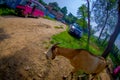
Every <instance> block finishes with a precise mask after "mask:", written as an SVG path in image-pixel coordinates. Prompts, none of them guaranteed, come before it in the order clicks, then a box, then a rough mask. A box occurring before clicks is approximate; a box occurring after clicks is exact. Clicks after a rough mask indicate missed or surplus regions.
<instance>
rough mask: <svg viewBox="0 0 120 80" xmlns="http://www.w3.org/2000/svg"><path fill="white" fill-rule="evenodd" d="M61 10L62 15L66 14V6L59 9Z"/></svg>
mask: <svg viewBox="0 0 120 80" xmlns="http://www.w3.org/2000/svg"><path fill="white" fill-rule="evenodd" d="M61 12H62V13H63V14H64V16H66V14H67V7H63V8H62V9H61Z"/></svg>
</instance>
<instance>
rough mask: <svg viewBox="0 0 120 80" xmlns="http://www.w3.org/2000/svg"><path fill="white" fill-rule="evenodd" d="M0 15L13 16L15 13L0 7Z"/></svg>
mask: <svg viewBox="0 0 120 80" xmlns="http://www.w3.org/2000/svg"><path fill="white" fill-rule="evenodd" d="M0 15H2V16H3V15H15V11H14V10H13V9H10V8H7V7H0Z"/></svg>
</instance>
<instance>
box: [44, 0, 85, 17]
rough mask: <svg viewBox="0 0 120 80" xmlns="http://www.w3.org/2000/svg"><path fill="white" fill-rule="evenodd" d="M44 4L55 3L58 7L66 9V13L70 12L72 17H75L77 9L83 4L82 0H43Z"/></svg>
mask: <svg viewBox="0 0 120 80" xmlns="http://www.w3.org/2000/svg"><path fill="white" fill-rule="evenodd" d="M43 1H44V2H45V3H47V4H48V3H49V2H57V3H58V5H59V7H61V8H62V7H64V6H66V7H67V10H68V13H69V12H71V13H72V14H73V15H74V16H77V10H78V8H79V7H80V6H81V5H82V4H83V3H85V2H84V0H43Z"/></svg>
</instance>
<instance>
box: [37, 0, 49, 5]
mask: <svg viewBox="0 0 120 80" xmlns="http://www.w3.org/2000/svg"><path fill="white" fill-rule="evenodd" d="M39 2H40V3H41V4H43V5H47V4H46V3H45V2H44V1H43V0H39Z"/></svg>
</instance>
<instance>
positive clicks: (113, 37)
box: [102, 0, 120, 58]
mask: <svg viewBox="0 0 120 80" xmlns="http://www.w3.org/2000/svg"><path fill="white" fill-rule="evenodd" d="M119 33H120V0H119V1H118V21H117V24H116V27H115V30H114V32H113V33H112V35H111V36H110V40H109V42H108V45H107V47H106V49H105V51H104V52H103V54H102V57H104V58H106V57H107V56H108V55H109V53H110V51H111V49H112V46H113V45H114V42H115V40H116V38H117V36H118V34H119Z"/></svg>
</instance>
